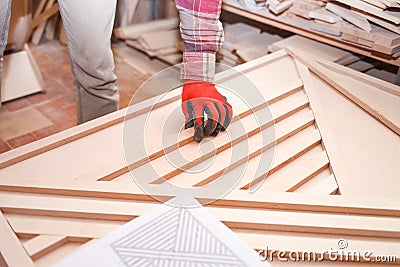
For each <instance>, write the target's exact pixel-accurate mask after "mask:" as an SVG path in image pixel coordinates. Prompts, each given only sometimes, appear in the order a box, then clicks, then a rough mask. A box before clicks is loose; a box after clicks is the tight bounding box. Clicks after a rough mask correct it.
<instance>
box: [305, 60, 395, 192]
mask: <svg viewBox="0 0 400 267" xmlns="http://www.w3.org/2000/svg"><path fill="white" fill-rule="evenodd" d="M298 65H299V66H300V67H299V71H301V72H300V74H301V77H302V79H303V82H304V83H305V90H306V92H307V95H308V97H309V98H310V104H311V107H312V109H313V111H314V115H315V117H316V123H317V125H318V129H319V130H320V132H321V135H322V139H323V143H324V146H325V148H326V151H327V153H328V157H329V159H330V163H331V167H332V170H333V173H334V174H335V177H336V179H337V182H338V185H339V188H340V192H341V194H342V195H347V196H349V195H351V196H354V197H356V196H358V197H361V196H363V195H364V196H365V194H370V195H371V196H373V197H377V198H379V197H381V198H383V199H387V198H392V197H394V196H395V195H396V192H395V189H394V188H395V187H396V184H397V182H398V179H397V177H398V175H397V174H398V166H397V164H395V162H394V161H392V160H391V159H392V158H394V157H395V156H394V155H397V154H399V153H400V143H399V136H398V135H397V134H396V133H394V132H393V131H391V130H390V129H389V128H387V127H385V126H384V125H382V124H381V123H380V122H379V121H377V120H376V119H375V118H373V117H372V116H371V115H370V114H368V113H367V112H365V111H364V110H363V109H361V108H360V107H358V106H357V105H356V104H355V103H353V102H352V101H350V100H348V99H346V98H345V97H344V96H343V95H342V94H341V93H339V92H338V91H337V90H336V89H334V88H333V87H331V86H329V85H328V84H327V83H326V82H324V80H321V79H320V78H318V76H316V75H315V74H314V73H309V72H308V70H307V68H306V67H305V66H304V65H303V64H302V63H298ZM307 73H308V74H307ZM316 88H318V89H316ZM375 90H379V89H375ZM332 109H335V110H337V112H335V113H332V112H331V111H332ZM339 110H340V112H339ZM343 117H346V120H343ZM365 129H374V134H370V132H368V131H366V130H365ZM349 132H351V134H348V133H349ZM376 136H379V138H376ZM365 144H368V146H365ZM367 150H368V151H371V150H372V151H374V153H369V152H366V151H367ZM348 157H351V158H353V159H357V160H354V161H352V162H349V161H347V160H345V158H348ZM349 177H351V178H349ZM376 177H381V178H380V179H381V182H380V183H376Z"/></svg>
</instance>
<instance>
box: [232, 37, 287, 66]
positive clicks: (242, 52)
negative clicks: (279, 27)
mask: <svg viewBox="0 0 400 267" xmlns="http://www.w3.org/2000/svg"><path fill="white" fill-rule="evenodd" d="M279 40H282V37H281V36H279V35H277V34H270V33H267V32H263V33H254V34H252V35H249V36H248V37H246V38H245V39H244V40H242V41H240V42H238V43H236V44H233V47H234V48H235V49H236V53H237V54H238V55H239V56H240V57H241V58H242V59H243V60H244V61H250V60H253V59H256V58H258V57H261V56H265V55H266V54H268V46H269V45H271V44H272V43H274V42H277V41H279Z"/></svg>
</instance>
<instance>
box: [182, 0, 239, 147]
mask: <svg viewBox="0 0 400 267" xmlns="http://www.w3.org/2000/svg"><path fill="white" fill-rule="evenodd" d="M175 4H176V7H177V9H178V11H179V17H180V32H181V36H182V40H183V42H184V52H183V62H182V68H181V78H182V79H183V80H184V84H183V89H182V105H181V107H182V111H183V113H184V115H185V129H187V128H190V127H194V139H195V140H196V141H197V142H200V141H201V140H202V139H203V138H204V137H205V136H216V135H217V134H218V133H219V132H220V131H225V130H226V128H227V127H228V125H229V123H230V121H231V119H232V106H231V105H230V104H229V103H228V101H227V99H226V98H225V97H224V96H222V95H221V94H220V93H219V92H218V90H217V89H216V88H215V84H214V83H213V80H214V75H215V54H216V52H217V51H218V49H219V48H220V47H221V45H222V43H223V40H224V31H223V28H222V24H221V22H220V21H219V16H220V14H221V5H222V0H202V1H196V0H175ZM204 113H205V114H207V121H205V118H204Z"/></svg>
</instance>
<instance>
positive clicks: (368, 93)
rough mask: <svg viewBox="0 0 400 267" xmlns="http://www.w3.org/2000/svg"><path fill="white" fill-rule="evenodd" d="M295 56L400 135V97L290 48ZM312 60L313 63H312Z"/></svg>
mask: <svg viewBox="0 0 400 267" xmlns="http://www.w3.org/2000/svg"><path fill="white" fill-rule="evenodd" d="M291 51H292V53H293V54H294V55H295V56H296V57H297V58H302V61H304V62H306V60H307V63H306V64H308V66H309V68H310V69H311V70H312V71H313V72H314V73H316V74H317V75H318V76H320V77H321V78H322V79H324V80H325V81H326V82H328V83H329V84H331V85H332V86H333V87H334V88H335V89H336V90H338V91H339V92H340V93H342V94H343V95H345V96H346V97H347V98H349V99H350V100H351V101H353V102H354V103H355V104H357V105H358V106H360V107H361V108H363V109H364V110H365V111H367V112H368V113H369V114H370V115H371V116H373V117H374V118H376V119H377V120H379V121H380V122H381V123H383V124H384V125H386V126H387V127H389V128H390V129H391V130H392V131H394V132H395V133H397V134H398V135H400V112H398V107H399V105H400V98H399V97H398V96H395V95H392V94H390V93H387V92H384V91H382V90H379V89H377V88H375V87H373V86H370V85H368V84H364V83H362V82H360V81H358V80H356V79H353V78H352V77H349V76H347V75H344V74H341V73H340V72H339V73H338V72H336V69H335V68H332V67H331V66H330V65H329V62H328V64H327V63H325V61H323V60H318V59H317V62H315V61H314V60H315V59H313V58H310V57H308V58H307V54H303V55H304V56H303V55H302V54H301V52H300V53H299V52H298V51H296V50H291ZM313 61H314V62H315V63H313Z"/></svg>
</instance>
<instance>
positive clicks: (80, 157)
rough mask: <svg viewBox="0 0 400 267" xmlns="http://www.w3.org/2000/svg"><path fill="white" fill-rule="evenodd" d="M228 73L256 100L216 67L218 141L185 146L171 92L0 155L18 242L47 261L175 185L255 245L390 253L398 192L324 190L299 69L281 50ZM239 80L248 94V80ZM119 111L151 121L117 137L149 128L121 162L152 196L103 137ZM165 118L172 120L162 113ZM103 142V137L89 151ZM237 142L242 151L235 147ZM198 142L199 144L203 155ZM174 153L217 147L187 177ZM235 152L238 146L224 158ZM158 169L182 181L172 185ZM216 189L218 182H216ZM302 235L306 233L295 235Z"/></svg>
mask: <svg viewBox="0 0 400 267" xmlns="http://www.w3.org/2000/svg"><path fill="white" fill-rule="evenodd" d="M236 70H237V71H239V72H240V73H242V75H245V77H246V80H247V79H248V80H250V81H251V82H252V83H253V84H255V85H256V86H257V88H258V90H259V92H261V95H262V96H263V97H264V99H262V98H255V99H254V100H253V101H250V103H249V104H250V105H247V104H244V103H243V102H242V101H241V100H240V99H239V98H238V96H236V95H235V94H234V93H232V92H230V91H229V90H227V89H225V88H226V87H227V88H229V87H232V86H233V85H245V84H246V83H245V82H243V80H242V79H241V77H240V75H237V74H238V73H222V74H219V75H218V76H217V82H218V83H219V84H220V85H219V86H220V90H221V92H222V93H223V94H224V95H226V96H227V97H228V99H229V100H230V101H231V103H232V104H233V106H234V111H235V114H234V119H233V121H232V124H231V126H230V127H229V128H228V130H227V132H225V133H222V134H220V135H219V136H218V137H217V138H213V139H211V140H212V142H213V145H215V147H214V149H209V148H208V147H207V145H206V144H205V143H204V144H200V145H199V144H197V143H195V142H193V137H192V132H191V131H190V130H187V131H180V130H179V129H180V127H181V126H182V124H183V118H182V117H181V116H182V115H181V113H180V110H179V108H180V101H179V98H180V90H179V89H178V90H174V91H171V92H170V93H168V94H167V95H165V96H164V98H163V99H162V101H160V103H159V104H158V105H156V106H155V107H154V108H151V107H152V106H153V105H154V103H156V99H152V100H148V101H146V102H144V103H140V104H138V105H135V106H132V107H130V108H129V109H128V110H124V111H118V112H116V113H114V114H110V115H108V116H105V117H102V118H100V119H98V120H95V121H92V122H90V123H88V124H84V125H80V126H78V127H76V128H74V129H71V130H69V131H66V132H63V133H60V134H58V135H55V136H52V137H49V138H47V139H43V140H41V141H39V142H37V143H35V144H30V145H27V146H25V147H22V148H20V149H16V150H13V151H11V152H9V153H5V154H2V155H0V166H1V172H0V210H2V211H4V212H5V217H6V219H7V220H8V221H9V222H10V224H11V226H12V229H13V230H14V231H15V233H16V234H18V236H21V237H23V236H25V237H29V240H26V238H25V239H24V240H22V239H21V242H23V243H24V245H25V246H26V247H28V250H29V251H30V254H31V258H32V259H33V260H34V262H35V264H37V265H40V264H42V265H45V263H55V262H56V261H57V260H60V259H62V258H64V257H65V256H66V255H67V254H70V253H72V252H73V251H75V250H76V249H78V248H79V247H80V246H81V245H82V244H84V243H87V242H90V240H93V239H98V238H101V237H103V236H105V235H106V234H107V233H109V232H111V231H113V230H115V229H117V228H118V227H119V226H121V225H122V224H123V223H125V222H128V221H130V220H132V219H133V218H135V217H137V216H140V215H142V214H144V213H146V212H148V211H150V210H152V209H154V208H156V207H157V206H159V205H160V204H159V202H158V201H157V199H163V200H167V199H169V198H172V197H173V196H174V195H177V194H178V192H180V189H179V186H181V187H182V186H186V187H190V188H192V189H193V190H192V191H191V193H193V196H194V197H196V198H197V199H198V200H199V201H200V202H201V203H204V204H207V206H206V210H207V211H209V212H210V213H212V214H213V215H214V216H216V217H217V218H218V220H220V221H222V222H223V223H224V224H225V225H227V226H228V227H229V228H231V229H232V230H233V231H234V232H235V233H236V234H237V235H239V237H240V238H242V239H244V240H246V241H247V242H248V244H249V245H250V246H251V247H252V248H254V249H263V248H265V245H268V246H269V247H271V248H282V247H283V248H285V249H291V248H293V249H295V250H296V251H299V252H301V251H305V250H307V249H319V250H322V249H326V248H325V247H323V246H325V245H327V244H331V243H332V242H334V240H337V239H339V238H341V237H343V235H344V236H346V238H348V240H349V242H350V243H351V244H354V245H357V248H360V249H367V248H368V249H371V243H370V242H369V241H371V240H374V241H375V243H373V249H374V250H375V251H377V253H381V252H385V249H386V252H388V253H389V252H390V253H393V254H395V253H396V252H395V251H398V243H399V242H398V240H400V229H399V227H398V225H399V217H400V208H399V207H400V206H399V203H398V201H397V200H396V198H395V197H394V198H393V200H390V201H386V200H382V199H373V198H371V199H368V201H366V202H365V201H364V200H363V201H362V202H360V201H361V198H360V197H359V195H358V194H357V193H358V192H354V189H353V191H352V192H350V191H348V190H345V192H346V194H347V196H338V195H332V194H338V193H341V185H340V183H339V184H338V183H337V182H336V179H338V178H337V177H336V176H337V174H336V173H335V168H334V166H331V158H330V154H329V151H327V150H325V147H326V146H325V140H324V134H323V133H322V132H320V129H319V124H318V121H317V118H316V117H314V114H316V113H315V111H314V109H313V104H312V101H314V100H313V99H311V98H310V96H309V95H308V91H307V90H306V89H307V88H303V82H302V80H301V79H300V78H302V79H304V77H303V75H302V73H300V74H301V75H299V74H298V69H297V66H296V64H295V62H294V61H293V59H292V58H291V57H289V56H288V55H287V54H286V53H285V52H284V51H279V52H277V53H273V54H271V55H268V56H266V57H263V58H260V59H257V60H255V61H252V62H249V63H246V64H243V65H241V66H239V67H237V68H236ZM265 79H268V83H266V82H265ZM248 80H247V81H248ZM239 87H240V86H239ZM241 87H243V88H245V89H246V90H247V91H246V92H248V88H247V87H244V86H241ZM267 110H270V112H271V116H270V117H265V118H264V119H263V120H262V121H259V122H257V121H256V120H255V116H256V115H257V114H258V115H259V113H265V112H266V111H267ZM252 111H253V112H254V114H253V113H252ZM126 114H128V117H129V118H128V119H127V121H126V122H125V123H128V124H131V125H133V126H135V125H136V124H135V123H137V122H138V120H140V119H143V118H146V117H147V120H148V124H147V125H146V126H145V127H143V128H142V129H138V130H137V132H136V133H135V134H134V136H136V138H128V139H126V140H127V141H128V144H125V145H128V147H139V145H140V142H142V141H143V140H140V136H143V131H144V133H146V135H145V136H147V137H146V138H145V139H144V142H145V143H144V144H145V148H146V149H147V153H146V151H140V150H139V149H138V150H137V151H136V150H134V151H133V152H134V153H133V155H134V157H132V158H130V160H128V163H129V165H130V167H131V168H132V169H135V170H136V171H138V170H140V169H141V168H143V169H142V170H143V172H142V176H143V177H145V178H147V181H148V183H151V184H149V185H148V186H149V188H151V190H153V189H154V190H155V191H154V192H157V195H156V198H153V197H151V196H149V195H147V193H145V192H143V191H142V190H141V187H140V186H139V185H137V184H136V183H134V182H133V180H132V179H131V178H130V174H129V169H128V168H127V164H126V162H125V159H124V154H123V152H122V150H123V148H124V145H123V141H122V138H111V139H110V138H109V136H114V137H122V136H123V134H124V131H123V127H124V122H123V118H124V116H125V115H126ZM169 114H170V115H171V116H172V120H168V116H169ZM367 116H369V115H368V114H367ZM170 119H171V118H170ZM372 119H373V118H372ZM373 120H374V119H373ZM163 121H168V123H166V124H165V131H166V133H167V135H168V136H174V137H176V138H173V139H171V140H167V142H166V143H162V142H161V141H160V140H159V139H160V138H159V134H160V133H159V132H160V131H159V125H160V123H162V122H163ZM272 122H273V123H272ZM316 122H317V123H316ZM258 123H259V124H260V125H258ZM238 125H239V126H240V125H241V126H242V127H238ZM378 125H380V124H378ZM136 128H138V127H136ZM383 128H384V129H386V127H384V126H383ZM133 129H135V128H133ZM157 129H158V130H157ZM271 129H273V130H274V134H275V136H274V138H271V139H267V140H266V141H265V140H264V139H263V138H262V137H261V136H262V134H265V133H266V132H267V133H268V132H269V131H271ZM101 140H111V141H110V142H107V143H104V146H103V147H102V148H101V149H100V148H99V149H96V148H97V147H98V143H99V142H101ZM384 141H387V140H386V139H385V140H384ZM244 143H247V144H246V146H244V147H245V148H246V149H245V150H242V149H240V148H241V147H242V146H243V144H244ZM93 148H95V149H96V152H95V153H94V152H93ZM163 148H164V149H163ZM271 148H274V158H273V160H272V161H271V163H270V164H271V166H269V165H268V164H265V161H263V160H262V156H263V155H264V154H265V153H270V152H271ZM374 148H375V147H374ZM199 149H204V150H203V151H202V152H204V153H200V151H199ZM207 149H208V150H207ZM178 150H179V151H180V152H181V153H182V154H183V155H185V156H187V157H188V159H190V161H189V163H184V162H183V163H182V165H179V166H180V167H185V168H187V170H190V169H191V168H192V169H195V168H196V167H199V166H202V164H205V163H207V160H208V159H210V158H212V156H213V154H212V153H211V152H216V154H215V153H214V154H215V155H214V156H215V159H214V162H211V165H209V166H208V169H206V171H205V172H204V173H203V174H201V172H200V174H198V173H197V174H196V173H189V172H188V173H185V172H184V171H182V170H181V169H179V168H176V167H177V165H175V167H173V166H171V165H170V164H169V165H168V164H167V163H168V158H167V157H168V156H169V155H172V154H173V153H176V152H177V151H178ZM232 151H236V152H237V151H239V152H240V153H241V154H237V153H236V154H235V156H233V157H232V156H231V154H232ZM344 151H346V150H345V149H344ZM66 159H67V160H66ZM110 159H112V160H110ZM149 162H151V163H152V164H154V166H156V167H157V168H158V172H159V174H161V175H159V176H152V174H151V172H147V171H146V169H145V168H144V166H145V165H146V164H148V163H149ZM260 162H262V164H260ZM188 164H189V165H188ZM246 165H248V166H247V168H246V169H245V172H244V173H243V166H246ZM259 166H261V168H259ZM393 166H394V165H393ZM371 168H372V167H371ZM332 170H333V172H332ZM360 173H361V172H360ZM238 175H239V176H240V175H242V176H241V178H242V180H241V181H240V182H239V183H237V184H236V185H235V186H234V187H232V188H230V191H229V190H228V191H227V192H226V193H227V194H225V195H224V196H223V197H222V198H221V199H219V200H217V201H215V202H210V201H209V199H210V192H207V191H205V190H203V189H202V187H203V186H205V185H207V184H208V183H210V184H212V183H214V184H216V185H218V182H219V181H226V180H227V179H229V178H230V177H236V176H238ZM354 175H360V174H357V173H354ZM160 177H163V178H166V179H165V180H168V182H173V183H174V184H176V185H178V186H177V187H176V188H173V189H172V190H171V189H170V188H169V187H166V186H165V184H166V183H167V182H166V181H165V180H164V179H159V178H160ZM359 177H363V173H361V175H360V176H359ZM341 179H343V178H341ZM344 179H347V177H346V178H344ZM97 180H103V181H97ZM353 180H354V178H353V179H349V180H348V182H349V183H351V181H353ZM338 181H339V179H338ZM221 185H222V186H223V185H224V183H221V182H220V184H219V186H221ZM344 186H347V185H346V184H345V185H344ZM376 188H377V187H374V189H375V190H376ZM248 189H250V191H249V190H248ZM382 190H384V189H382ZM266 191H267V192H266ZM250 192H251V194H249V193H250ZM352 196H355V198H352ZM296 238H299V240H301V242H300V241H298V242H291V243H290V244H288V242H287V240H294V239H296ZM317 239H319V240H320V242H316V240H317ZM304 240H308V241H307V242H306V243H302V242H303V241H304ZM66 241H67V242H66ZM367 241H368V242H367ZM267 242H268V243H267ZM269 242H271V243H269ZM378 243H379V244H378ZM367 246H368V247H367Z"/></svg>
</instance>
